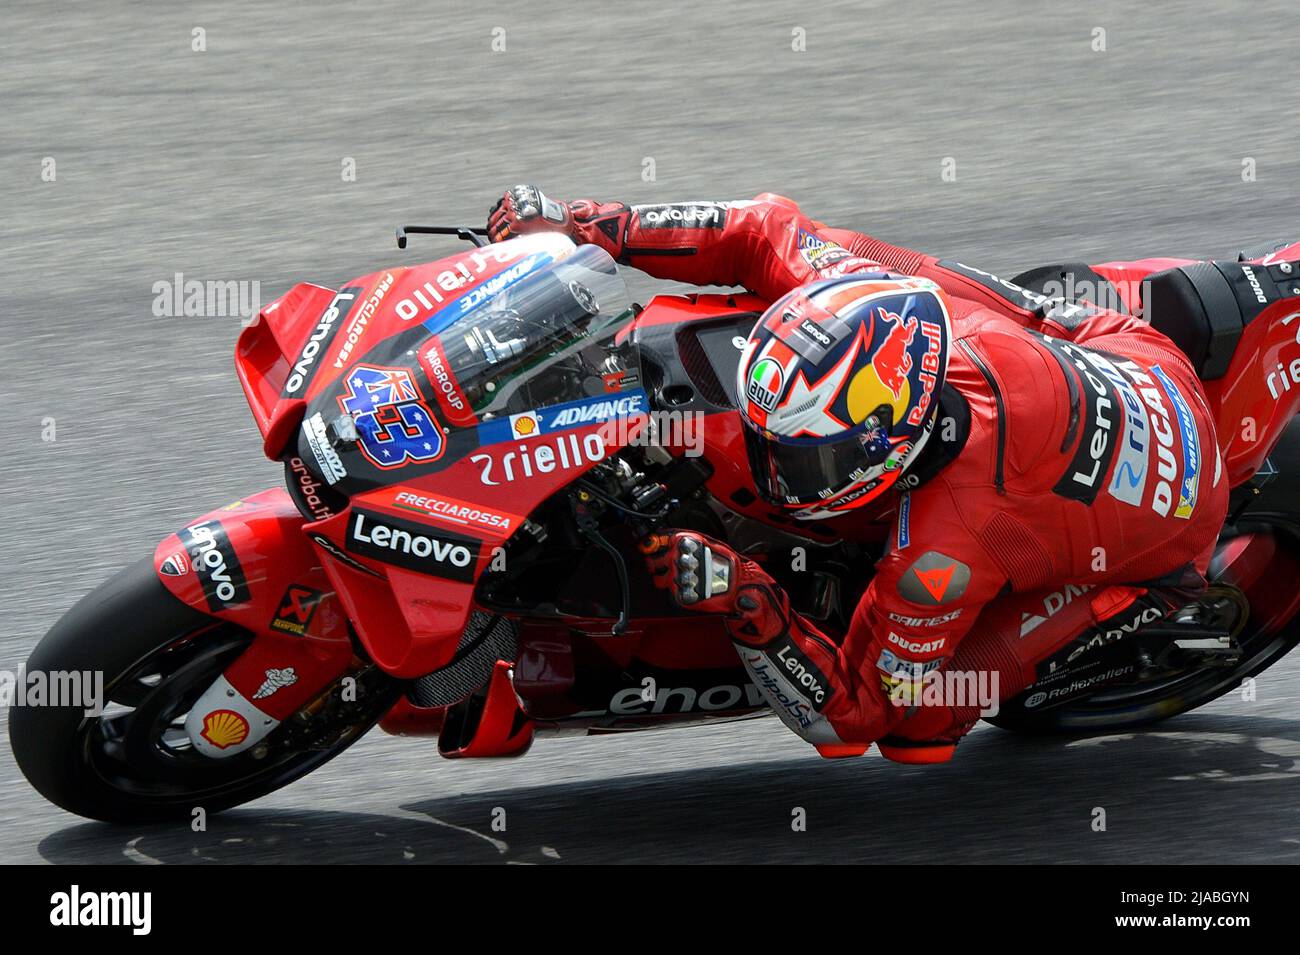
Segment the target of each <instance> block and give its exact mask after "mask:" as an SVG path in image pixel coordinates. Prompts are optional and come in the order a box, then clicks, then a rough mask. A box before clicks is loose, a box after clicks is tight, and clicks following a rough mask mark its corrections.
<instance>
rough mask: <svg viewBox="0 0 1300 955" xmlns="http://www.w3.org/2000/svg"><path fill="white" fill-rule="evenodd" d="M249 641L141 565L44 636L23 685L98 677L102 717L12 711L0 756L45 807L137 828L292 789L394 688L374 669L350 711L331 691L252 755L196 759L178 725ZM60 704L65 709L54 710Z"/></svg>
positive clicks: (353, 735) (148, 564)
mask: <svg viewBox="0 0 1300 955" xmlns="http://www.w3.org/2000/svg"><path fill="white" fill-rule="evenodd" d="M251 640H252V635H251V634H250V633H248V632H247V631H245V630H242V629H240V628H238V627H235V626H233V625H231V624H228V623H224V622H221V621H216V620H213V619H212V618H211V617H208V616H206V615H204V614H201V613H198V612H197V611H195V610H193V609H192V608H190V607H188V606H186V605H185V604H183V603H181V602H180V601H178V600H177V599H176V598H175V597H173V596H172V595H171V594H170V593H169V592H168V591H167V590H166V588H165V587H163V585H162V583H161V582H160V581H159V580H158V577H157V575H156V573H155V572H154V569H153V562H152V561H150V560H146V561H142V562H141V563H139V564H137V565H135V566H132V567H129V568H127V569H126V570H124V571H122V572H121V573H120V574H118V575H117V576H116V577H114V578H112V579H111V580H109V581H108V582H107V583H105V584H104V585H103V586H101V587H100V588H98V589H97V590H95V591H93V592H92V593H90V594H88V595H87V596H86V597H85V598H83V599H82V600H81V601H80V602H79V603H78V604H77V605H76V606H75V607H73V608H72V609H71V610H70V611H69V612H68V613H67V614H66V615H65V616H64V617H63V619H61V620H60V621H59V622H58V623H57V624H55V626H54V628H53V629H52V630H51V631H50V632H49V633H48V634H47V635H46V636H45V638H44V639H43V640H42V641H41V642H40V643H39V644H38V645H37V647H36V650H35V651H34V652H33V653H32V656H31V659H30V660H28V662H27V672H28V673H29V674H32V673H36V672H44V673H47V674H50V673H55V672H62V673H71V672H79V673H87V672H90V673H94V672H100V673H102V674H103V677H102V679H103V699H102V701H101V702H102V712H99V713H95V714H91V715H88V714H87V712H86V711H85V709H84V706H83V705H70V706H22V707H17V706H16V707H14V708H12V709H11V710H10V714H9V735H10V740H11V744H12V746H13V751H14V757H15V759H16V760H17V762H18V765H19V768H21V769H22V771H23V774H24V775H25V776H26V777H27V779H28V781H29V782H31V784H32V785H33V786H34V787H36V789H37V790H38V791H39V792H40V793H41V794H42V795H43V796H45V798H47V799H49V800H50V801H51V802H53V803H55V804H56V805H58V806H60V807H62V808H63V809H66V810H68V811H69V812H73V813H76V814H78V815H81V816H86V817H88V818H91V819H101V820H105V821H109V822H138V821H147V820H156V819H166V818H176V817H183V816H188V815H190V813H191V812H192V811H193V810H194V809H195V808H197V807H202V808H203V809H205V810H206V811H208V812H216V811H219V810H221V809H227V808H229V807H231V806H236V805H239V804H240V803H244V802H247V801H249V800H250V799H255V798H257V797H258V796H262V795H265V794H266V793H269V792H271V791H273V790H276V789H279V788H280V787H282V786H285V785H287V784H288V783H290V782H293V781H294V780H295V779H298V778H300V777H302V776H305V775H306V774H307V773H309V772H311V771H312V770H314V769H316V768H317V767H318V766H320V765H322V764H323V763H325V762H327V761H328V760H330V759H332V758H333V757H334V756H336V755H338V754H339V753H340V752H342V751H343V750H344V749H346V748H347V747H348V746H350V745H351V744H352V743H354V742H355V741H356V740H357V739H359V738H360V737H361V736H362V735H363V734H364V733H365V732H366V731H367V730H368V729H370V727H371V726H373V725H374V723H375V722H377V721H378V720H379V718H380V717H381V716H383V714H384V713H385V712H386V711H387V710H388V708H389V707H390V706H391V705H392V703H393V702H394V700H395V699H396V698H397V695H398V694H399V693H400V691H401V684H400V683H399V682H397V681H394V680H391V679H390V678H388V677H387V676H385V675H384V674H382V673H379V672H378V671H376V670H374V668H367V669H363V670H361V671H358V672H357V673H355V674H353V675H354V676H355V678H356V680H357V693H356V700H357V702H354V703H348V702H345V701H343V700H342V699H341V694H339V693H338V692H337V691H336V692H334V693H329V694H326V696H325V697H323V698H322V699H321V700H318V701H316V703H315V704H314V705H313V707H312V710H313V713H312V715H311V716H310V717H309V718H305V719H302V720H299V719H296V718H294V719H289V720H286V721H285V722H284V723H282V724H281V725H280V726H278V727H276V729H275V731H274V732H272V733H271V734H270V735H269V736H268V737H267V739H266V740H265V741H264V743H263V744H259V745H258V746H256V747H254V748H253V749H250V750H248V751H247V752H244V753H239V754H237V755H235V756H232V757H229V758H227V759H220V760H216V759H210V758H208V757H206V756H204V755H202V754H201V753H199V752H198V751H197V750H196V749H195V748H194V747H193V746H192V745H191V743H190V740H189V737H188V735H187V734H186V733H185V730H184V723H185V717H186V714H187V713H188V712H189V709H190V707H191V706H192V705H193V704H194V702H195V701H196V700H197V699H198V698H199V697H200V696H201V695H202V694H203V692H204V690H206V689H207V688H208V686H209V685H210V684H211V683H212V681H213V680H214V679H216V677H217V676H219V675H220V674H221V673H222V672H223V671H224V670H225V668H226V667H227V666H228V665H229V664H230V663H231V661H233V660H234V659H235V658H236V657H237V656H239V654H240V653H242V652H243V650H244V649H245V647H247V646H248V644H249V643H250V642H251ZM65 702H66V701H65Z"/></svg>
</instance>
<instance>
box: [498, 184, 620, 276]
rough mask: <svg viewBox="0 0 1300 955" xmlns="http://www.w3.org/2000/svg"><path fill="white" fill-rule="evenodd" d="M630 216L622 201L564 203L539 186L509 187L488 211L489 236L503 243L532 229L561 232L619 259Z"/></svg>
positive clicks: (575, 201)
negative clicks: (551, 196) (596, 246)
mask: <svg viewBox="0 0 1300 955" xmlns="http://www.w3.org/2000/svg"><path fill="white" fill-rule="evenodd" d="M629 215H630V210H629V209H628V207H627V206H625V205H623V204H622V203H619V202H606V203H600V202H597V201H595V200H594V199H575V200H573V201H572V202H562V201H560V200H556V199H552V198H550V197H549V196H547V195H545V194H544V193H543V192H542V191H541V190H540V189H538V188H537V187H536V186H528V185H519V186H514V187H513V188H511V189H508V190H506V194H505V195H504V196H502V197H501V198H500V199H498V200H497V202H496V205H494V206H493V207H492V208H491V210H490V211H489V213H488V224H487V230H488V238H489V239H491V240H492V241H493V242H501V241H503V240H505V239H509V238H512V237H514V236H517V235H527V234H528V233H530V232H561V233H563V234H564V235H567V236H568V237H569V238H570V239H572V240H573V241H574V242H577V243H579V244H582V243H590V244H592V245H599V246H601V247H602V248H604V249H605V250H606V251H607V252H609V254H610V255H612V256H614V258H618V257H619V256H620V255H621V254H622V251H623V233H624V230H625V228H626V226H627V218H628V216H629Z"/></svg>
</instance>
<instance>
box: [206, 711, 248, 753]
mask: <svg viewBox="0 0 1300 955" xmlns="http://www.w3.org/2000/svg"><path fill="white" fill-rule="evenodd" d="M199 735H200V736H202V737H203V738H204V739H205V740H207V741H208V742H209V743H211V744H212V745H213V746H215V747H216V748H217V749H226V748H227V747H230V746H237V745H238V744H240V743H242V742H243V741H244V740H246V739H248V720H246V719H244V718H243V717H242V716H240V715H239V714H238V713H236V712H235V711H234V710H213V711H212V712H211V713H209V714H208V715H207V716H205V717H203V732H201V733H200V734H199Z"/></svg>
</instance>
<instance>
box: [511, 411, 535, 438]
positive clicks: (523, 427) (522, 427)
mask: <svg viewBox="0 0 1300 955" xmlns="http://www.w3.org/2000/svg"><path fill="white" fill-rule="evenodd" d="M510 430H511V431H513V432H514V435H515V437H516V438H531V437H532V436H533V435H535V434H537V432H538V431H539V430H540V428H539V426H538V424H537V417H536V416H535V415H531V414H520V415H515V416H514V417H512V418H511V419H510Z"/></svg>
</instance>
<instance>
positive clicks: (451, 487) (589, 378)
mask: <svg viewBox="0 0 1300 955" xmlns="http://www.w3.org/2000/svg"><path fill="white" fill-rule="evenodd" d="M551 238H552V239H554V238H555V237H551ZM509 244H510V243H506V244H505V245H509ZM425 297H426V298H428V290H427V289H426V290H425ZM413 300H414V299H413V298H412V297H411V296H410V295H408V296H406V297H404V298H401V299H397V300H394V304H393V305H392V306H391V308H392V309H393V312H394V314H397V315H399V316H400V315H401V314H405V313H409V311H410V309H409V308H408V307H407V306H405V305H403V304H402V303H403V302H408V303H409V302H411V301H413ZM632 317H633V310H632V306H631V301H630V298H629V297H628V294H627V290H626V287H625V286H624V285H623V282H622V279H621V278H620V277H619V276H618V273H617V268H616V267H615V265H614V263H613V261H612V260H610V259H609V257H608V255H607V254H606V253H604V252H603V251H602V250H600V249H597V248H595V247H591V246H584V247H581V248H574V247H573V246H572V244H571V243H568V242H567V240H561V242H559V243H555V242H553V243H551V244H550V246H549V247H548V248H542V249H538V248H536V247H534V251H531V252H529V253H528V254H526V255H521V256H516V257H515V258H514V264H513V265H509V266H507V267H505V268H504V269H502V270H501V271H499V272H496V273H495V274H493V275H491V276H488V277H486V278H485V279H483V280H482V281H481V282H479V283H478V284H475V285H472V286H470V287H469V288H468V289H467V290H466V291H465V292H464V293H463V295H462V297H460V298H459V299H457V300H455V301H453V302H447V303H442V304H441V305H440V307H436V308H433V309H431V310H429V311H428V313H427V314H425V313H421V312H418V311H417V313H416V314H413V315H412V316H411V320H410V321H409V322H405V323H404V324H402V325H401V326H400V327H398V329H397V331H395V332H394V333H393V334H391V335H389V336H387V337H380V336H378V335H375V336H373V337H369V335H367V337H366V338H363V339H362V341H366V340H369V341H371V342H372V344H371V345H370V347H369V348H363V347H354V348H353V351H352V354H351V355H350V361H349V363H348V365H347V368H346V369H344V370H343V371H342V372H341V373H339V374H338V375H336V376H331V377H330V378H329V380H328V381H325V382H320V381H317V382H315V383H314V384H313V386H312V388H311V397H310V399H309V400H308V401H307V402H306V407H305V409H304V414H303V418H302V425H301V427H300V428H299V431H298V435H297V439H296V447H295V448H294V452H296V453H293V452H291V453H290V454H288V455H286V460H287V464H288V469H289V474H290V487H291V490H293V491H294V493H295V496H296V497H297V498H298V500H299V505H300V507H301V508H302V509H303V512H304V515H305V516H308V517H309V518H311V519H312V520H313V523H311V524H310V525H309V526H308V527H307V531H308V533H310V534H311V535H312V536H313V539H314V540H315V541H316V543H317V545H318V547H320V548H321V549H322V554H323V560H324V564H325V567H326V570H327V572H328V573H330V575H331V578H333V579H335V583H336V584H337V585H338V589H339V593H340V599H342V600H343V601H344V604H345V606H346V608H347V610H348V613H349V616H350V617H351V618H352V619H353V620H354V621H355V622H356V626H357V629H358V632H359V634H360V635H361V637H362V639H363V641H364V642H365V643H366V644H367V648H368V649H369V650H370V652H371V655H372V656H373V657H374V658H375V660H376V662H377V663H379V664H380V665H381V666H383V667H384V668H385V669H386V670H388V671H389V672H393V673H395V674H397V675H408V676H414V675H419V674H421V673H426V672H429V671H430V670H433V669H436V668H437V667H438V666H441V665H442V664H443V663H445V662H446V661H447V660H448V659H449V658H450V657H451V655H452V654H453V653H454V650H455V647H456V643H457V639H458V638H459V636H460V634H461V633H462V632H463V629H464V622H465V618H466V616H467V614H468V613H469V610H470V608H471V607H472V604H473V595H474V585H475V582H476V580H477V578H478V576H479V575H480V574H481V573H482V572H483V571H484V570H486V569H487V568H488V567H489V566H490V565H491V563H492V561H493V559H494V558H495V557H496V555H497V554H498V553H499V548H500V547H501V546H502V545H503V544H504V542H505V541H506V540H507V539H508V538H509V537H511V536H512V535H513V534H514V533H515V532H516V531H518V529H519V528H520V526H521V525H522V523H523V522H524V520H525V519H526V518H527V516H528V515H529V514H530V513H531V511H532V510H533V509H534V508H535V507H536V506H537V505H538V504H539V503H541V502H542V501H544V500H545V499H546V498H548V497H550V496H551V495H552V494H554V493H555V492H556V491H558V490H560V489H561V488H563V487H564V486H566V485H567V484H569V483H571V482H572V481H573V480H574V479H576V478H577V477H580V476H581V475H582V474H583V473H584V472H585V471H586V470H588V469H589V468H591V467H592V466H594V465H595V464H597V463H598V462H600V461H602V460H604V459H605V458H607V457H609V455H611V454H613V453H614V452H615V451H617V450H618V449H619V448H620V447H621V446H622V445H623V444H625V443H626V442H627V441H628V440H629V438H630V436H631V435H632V434H633V433H634V431H635V429H636V427H637V422H638V421H641V420H643V419H644V417H645V413H646V412H647V411H648V410H649V409H648V398H647V395H646V392H645V391H644V389H643V388H642V374H641V369H640V365H639V362H638V360H637V354H636V350H635V348H634V347H633V346H632V345H631V344H630V343H629V342H628V341H627V336H625V335H620V332H622V331H623V330H625V329H626V327H627V326H628V324H629V323H630V322H631V320H632ZM383 320H384V319H383V318H380V319H379V321H381V322H382V321H383ZM398 320H399V321H401V319H400V318H399V319H398ZM336 341H337V340H336ZM335 347H336V348H337V347H338V346H337V345H336V346H335ZM381 581H386V583H387V586H386V587H385V586H382V585H381ZM377 584H380V585H379V586H377Z"/></svg>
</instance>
